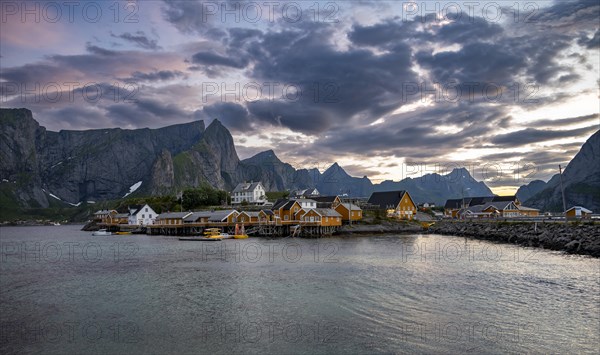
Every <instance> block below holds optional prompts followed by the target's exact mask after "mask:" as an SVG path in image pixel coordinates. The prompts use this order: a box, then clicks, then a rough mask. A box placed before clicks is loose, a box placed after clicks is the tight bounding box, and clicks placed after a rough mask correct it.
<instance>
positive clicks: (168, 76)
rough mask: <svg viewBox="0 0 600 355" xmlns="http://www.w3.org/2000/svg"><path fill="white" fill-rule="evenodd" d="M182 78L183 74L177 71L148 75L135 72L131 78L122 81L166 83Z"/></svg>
mask: <svg viewBox="0 0 600 355" xmlns="http://www.w3.org/2000/svg"><path fill="white" fill-rule="evenodd" d="M182 77H185V74H184V73H183V72H181V71H178V70H159V71H154V72H150V73H142V72H139V71H136V72H133V73H132V74H131V77H129V78H125V79H123V81H134V82H137V81H166V80H173V79H177V78H182Z"/></svg>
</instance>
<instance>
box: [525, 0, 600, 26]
mask: <svg viewBox="0 0 600 355" xmlns="http://www.w3.org/2000/svg"><path fill="white" fill-rule="evenodd" d="M599 17H600V3H598V1H596V0H581V1H557V2H556V3H555V4H554V5H552V6H549V7H546V8H543V9H540V11H536V12H535V13H534V14H533V16H532V18H531V19H530V21H531V22H532V23H540V24H542V25H544V26H545V27H550V28H556V29H559V30H561V31H568V30H573V29H574V30H576V31H579V30H580V29H581V28H582V26H585V27H584V28H594V27H596V28H597V26H598V18H599Z"/></svg>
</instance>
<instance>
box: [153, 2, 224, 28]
mask: <svg viewBox="0 0 600 355" xmlns="http://www.w3.org/2000/svg"><path fill="white" fill-rule="evenodd" d="M163 16H164V18H165V20H167V21H169V22H170V23H171V24H173V26H175V27H176V28H177V29H178V30H179V31H181V32H183V33H199V34H201V33H204V32H205V31H206V30H207V29H209V28H210V27H211V24H212V21H211V19H212V18H213V17H212V16H208V14H207V13H206V4H205V3H203V2H200V1H189V0H164V6H163Z"/></svg>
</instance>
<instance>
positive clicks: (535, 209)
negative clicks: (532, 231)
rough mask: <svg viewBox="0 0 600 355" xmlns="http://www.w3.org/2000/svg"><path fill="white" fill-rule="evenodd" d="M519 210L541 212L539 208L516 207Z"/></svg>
mask: <svg viewBox="0 0 600 355" xmlns="http://www.w3.org/2000/svg"><path fill="white" fill-rule="evenodd" d="M516 207H517V209H518V210H522V211H539V210H538V209H537V208H531V207H525V206H520V205H516Z"/></svg>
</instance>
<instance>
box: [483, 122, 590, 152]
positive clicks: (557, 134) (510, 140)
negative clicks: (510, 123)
mask: <svg viewBox="0 0 600 355" xmlns="http://www.w3.org/2000/svg"><path fill="white" fill-rule="evenodd" d="M597 130H598V125H593V126H589V127H584V128H578V129H573V130H541V129H536V128H526V129H523V130H520V131H516V132H511V133H506V134H500V135H497V136H495V137H494V138H492V140H491V142H492V143H494V144H496V145H502V146H512V147H515V146H523V145H528V144H531V143H539V142H544V141H549V140H554V139H562V138H577V137H579V136H582V135H590V134H592V133H594V132H595V131H597Z"/></svg>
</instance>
